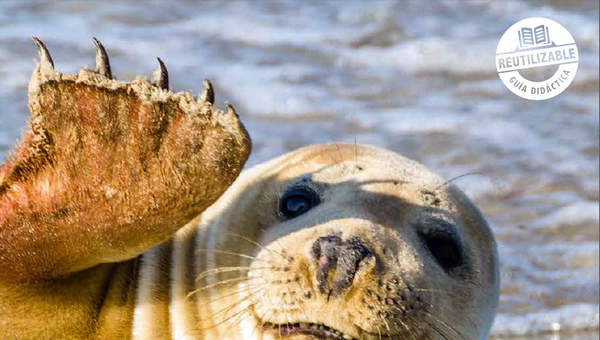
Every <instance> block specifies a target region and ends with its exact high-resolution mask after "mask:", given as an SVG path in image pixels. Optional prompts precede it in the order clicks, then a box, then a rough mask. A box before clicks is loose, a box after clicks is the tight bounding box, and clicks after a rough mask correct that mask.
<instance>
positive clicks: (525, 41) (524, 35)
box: [519, 25, 552, 48]
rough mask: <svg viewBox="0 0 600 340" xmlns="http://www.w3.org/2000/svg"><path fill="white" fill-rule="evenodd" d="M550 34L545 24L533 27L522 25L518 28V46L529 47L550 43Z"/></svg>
mask: <svg viewBox="0 0 600 340" xmlns="http://www.w3.org/2000/svg"><path fill="white" fill-rule="evenodd" d="M550 44H552V42H551V41H550V35H549V34H548V27H546V25H540V26H536V27H535V28H529V27H522V28H521V30H519V45H520V48H530V47H537V46H544V45H550Z"/></svg>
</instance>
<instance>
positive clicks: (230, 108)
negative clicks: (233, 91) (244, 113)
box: [225, 102, 239, 117]
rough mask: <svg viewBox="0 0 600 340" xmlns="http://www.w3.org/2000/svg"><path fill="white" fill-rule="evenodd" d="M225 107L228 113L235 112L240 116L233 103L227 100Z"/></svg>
mask: <svg viewBox="0 0 600 340" xmlns="http://www.w3.org/2000/svg"><path fill="white" fill-rule="evenodd" d="M225 108H226V113H227V114H229V115H230V114H233V115H235V116H236V117H239V116H238V114H237V112H235V109H234V108H233V105H231V104H229V103H227V102H226V103H225Z"/></svg>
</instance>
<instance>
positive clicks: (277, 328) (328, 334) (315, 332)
mask: <svg viewBox="0 0 600 340" xmlns="http://www.w3.org/2000/svg"><path fill="white" fill-rule="evenodd" d="M263 329H264V330H266V331H269V330H270V331H274V332H277V334H278V335H280V336H288V335H295V334H305V335H312V336H314V337H315V338H318V339H334V340H358V339H356V338H355V337H353V336H351V335H348V334H344V333H342V332H341V331H339V330H337V329H334V328H331V327H329V326H325V325H323V324H317V323H310V322H296V323H286V324H273V323H270V322H267V323H265V324H264V326H263Z"/></svg>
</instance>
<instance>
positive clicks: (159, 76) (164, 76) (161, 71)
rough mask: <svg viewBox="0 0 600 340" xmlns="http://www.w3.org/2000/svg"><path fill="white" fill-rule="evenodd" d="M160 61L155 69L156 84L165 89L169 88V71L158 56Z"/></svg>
mask: <svg viewBox="0 0 600 340" xmlns="http://www.w3.org/2000/svg"><path fill="white" fill-rule="evenodd" d="M156 60H157V61H158V67H157V68H156V70H155V71H154V84H156V86H158V87H159V88H161V89H163V90H168V89H169V72H167V67H166V66H165V63H163V61H162V60H161V59H160V58H158V57H156Z"/></svg>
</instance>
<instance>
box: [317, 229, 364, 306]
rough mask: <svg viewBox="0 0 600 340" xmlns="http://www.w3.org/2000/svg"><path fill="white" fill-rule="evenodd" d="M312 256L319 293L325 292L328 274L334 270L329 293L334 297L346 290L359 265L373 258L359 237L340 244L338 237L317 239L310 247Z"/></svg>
mask: <svg viewBox="0 0 600 340" xmlns="http://www.w3.org/2000/svg"><path fill="white" fill-rule="evenodd" d="M311 252H312V256H313V258H314V259H315V260H316V261H317V272H316V278H317V283H318V288H319V291H320V292H321V293H322V294H325V292H327V289H326V286H327V284H328V277H329V272H330V270H331V269H332V268H335V269H336V271H335V278H334V282H333V287H332V289H331V290H330V291H329V292H330V293H331V294H333V295H334V296H335V295H337V294H339V293H341V292H342V291H343V290H345V289H346V288H348V287H349V286H350V285H351V284H352V282H353V281H354V277H355V275H356V272H357V271H358V268H359V265H360V263H361V262H362V261H363V260H364V259H366V258H368V257H371V256H373V253H372V252H371V250H370V249H369V248H368V247H367V246H366V245H365V244H364V242H363V241H362V240H361V239H360V238H359V237H352V238H350V239H348V240H347V241H345V242H342V240H341V238H340V237H339V236H335V235H329V236H323V237H319V238H318V239H317V240H316V241H315V243H313V245H312V249H311Z"/></svg>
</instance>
